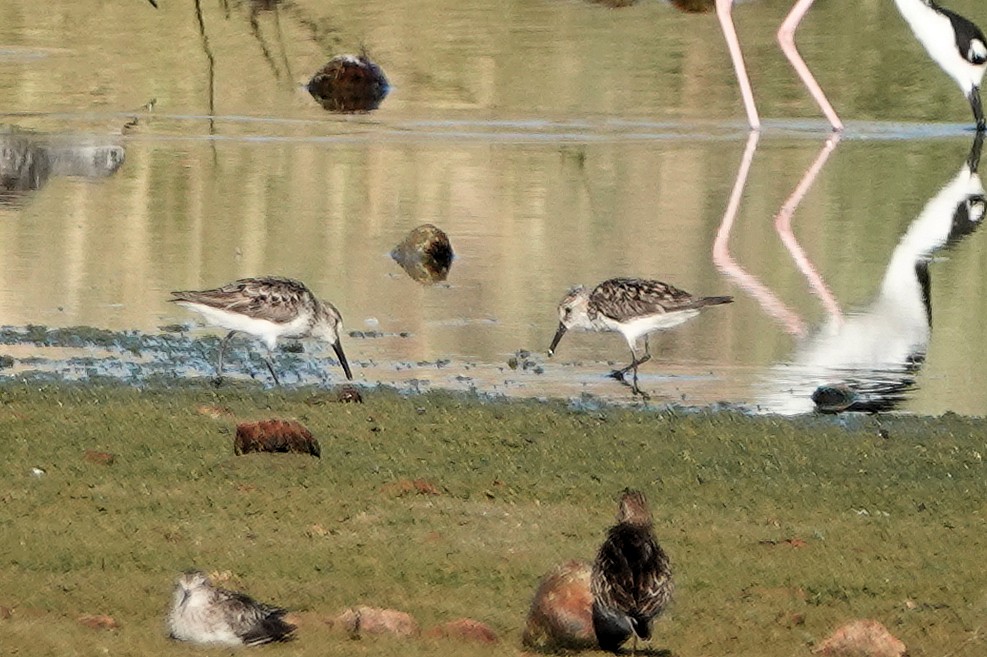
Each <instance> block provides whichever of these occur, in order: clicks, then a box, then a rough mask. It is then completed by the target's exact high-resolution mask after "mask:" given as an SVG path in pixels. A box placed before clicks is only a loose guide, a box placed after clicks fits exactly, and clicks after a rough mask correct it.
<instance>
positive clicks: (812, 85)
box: [671, 0, 843, 130]
mask: <svg viewBox="0 0 987 657" xmlns="http://www.w3.org/2000/svg"><path fill="white" fill-rule="evenodd" d="M671 1H672V4H673V5H674V6H676V7H677V8H679V9H681V10H683V11H688V12H707V11H709V10H710V9H712V8H714V6H715V8H716V15H717V18H719V21H720V29H722V30H723V37H724V38H725V39H726V42H727V48H728V49H729V51H730V59H731V60H732V61H733V68H734V71H735V72H736V74H737V82H739V83H740V94H741V96H742V97H743V99H744V109H745V110H746V111H747V122H748V123H749V124H750V127H751V129H752V130H757V129H759V128H760V127H761V120H760V118H759V117H758V114H757V107H756V105H755V104H754V92H753V90H752V89H751V83H750V79H749V78H748V76H747V67H746V66H745V65H744V55H743V53H742V52H741V50H740V40H739V39H738V38H737V30H736V29H735V28H734V25H733V15H732V14H733V3H734V0H671ZM814 1H815V0H796V2H795V4H794V6H793V7H792V10H791V11H790V12H789V13H788V16H787V17H786V18H785V20H784V21H782V23H781V26H780V27H779V28H778V43H779V44H780V45H781V51H782V52H783V53H785V57H787V58H788V61H789V62H791V64H792V66H793V67H794V68H795V72H796V73H798V75H799V77H800V78H801V79H802V83H803V84H804V85H805V87H806V89H808V91H809V93H810V94H811V95H812V98H813V99H814V100H815V101H816V104H817V105H819V108H820V109H821V110H822V112H823V114H825V115H826V118H827V119H828V120H829V123H830V125H832V126H833V130H842V129H843V122H842V121H840V117H839V116H837V115H836V111H835V110H834V109H833V106H832V105H830V103H829V100H828V99H827V98H826V94H825V93H823V90H822V87H820V86H819V83H817V82H816V79H815V77H813V75H812V72H811V71H810V70H809V67H808V66H806V64H805V61H804V60H803V59H802V56H801V55H799V52H798V49H797V48H796V47H795V31H796V30H797V29H798V26H799V23H801V22H802V18H803V17H804V16H805V14H806V13H807V12H808V11H809V8H810V7H811V6H812V3H813V2H814Z"/></svg>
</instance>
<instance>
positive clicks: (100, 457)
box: [82, 449, 116, 465]
mask: <svg viewBox="0 0 987 657" xmlns="http://www.w3.org/2000/svg"><path fill="white" fill-rule="evenodd" d="M82 458H84V459H85V460H87V461H89V462H90V463H96V464H98V465H113V461H115V460H116V456H114V455H113V454H110V453H109V452H98V451H96V450H94V449H87V450H86V451H85V452H84V453H83V454H82Z"/></svg>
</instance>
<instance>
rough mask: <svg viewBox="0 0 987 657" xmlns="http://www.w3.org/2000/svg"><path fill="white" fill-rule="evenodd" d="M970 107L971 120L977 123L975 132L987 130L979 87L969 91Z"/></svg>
mask: <svg viewBox="0 0 987 657" xmlns="http://www.w3.org/2000/svg"><path fill="white" fill-rule="evenodd" d="M967 97H968V98H969V99H970V107H971V108H973V118H974V119H975V120H976V121H977V132H983V131H984V130H987V120H984V108H983V105H982V104H981V102H980V87H974V88H973V89H971V90H970V95H969V96H967Z"/></svg>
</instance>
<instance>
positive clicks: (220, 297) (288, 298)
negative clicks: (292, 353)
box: [169, 276, 353, 385]
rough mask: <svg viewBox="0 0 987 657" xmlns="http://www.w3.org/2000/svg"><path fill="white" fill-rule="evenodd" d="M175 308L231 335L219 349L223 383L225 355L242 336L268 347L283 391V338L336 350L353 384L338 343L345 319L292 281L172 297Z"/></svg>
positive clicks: (251, 282) (249, 281)
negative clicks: (279, 362)
mask: <svg viewBox="0 0 987 657" xmlns="http://www.w3.org/2000/svg"><path fill="white" fill-rule="evenodd" d="M171 294H172V295H173V296H174V297H175V298H174V299H169V301H171V302H173V303H177V304H178V305H180V306H184V307H186V308H188V309H189V310H194V311H195V312H197V313H199V314H200V315H202V316H203V317H204V318H205V320H206V321H207V322H208V323H209V324H212V325H213V326H218V327H220V328H224V329H227V330H229V333H228V334H227V335H226V337H225V338H223V340H222V341H221V342H220V344H219V361H218V363H217V365H216V377H217V380H222V377H223V352H224V351H225V349H226V346H227V344H228V343H229V341H230V339H231V338H232V337H233V336H234V335H236V334H237V333H239V332H242V333H248V334H250V335H253V336H254V337H257V338H259V339H261V340H262V341H263V342H264V344H265V345H266V346H267V355H266V357H265V358H264V362H265V363H266V364H267V369H268V370H269V371H270V373H271V376H272V377H273V378H274V383H275V384H277V385H281V382H280V381H279V380H278V375H277V374H276V373H275V371H274V363H273V361H272V358H271V354H272V352H273V351H274V348H275V347H276V346H277V343H278V340H279V339H280V338H304V337H309V336H311V337H314V338H316V339H319V340H324V341H325V342H328V343H329V344H330V345H332V348H333V351H335V352H336V357H337V358H338V359H339V364H340V365H342V367H343V372H345V373H346V378H347V379H352V378H353V374H352V373H351V372H350V366H349V363H347V362H346V354H344V353H343V346H342V344H341V343H340V341H339V337H340V333H341V332H342V330H343V318H342V316H341V315H340V314H339V311H338V310H336V307H335V306H333V305H332V304H331V303H329V302H328V301H323V300H321V299H319V298H318V297H316V296H315V295H314V294H312V291H311V290H309V289H308V288H307V287H305V284H304V283H302V282H300V281H296V280H292V279H290V278H281V277H279V276H265V277H261V278H242V279H240V280H238V281H234V282H232V283H230V284H229V285H224V286H223V287H218V288H215V289H213V290H201V291H195V290H185V291H180V292H172V293H171Z"/></svg>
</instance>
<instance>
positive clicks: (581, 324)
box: [548, 278, 733, 393]
mask: <svg viewBox="0 0 987 657" xmlns="http://www.w3.org/2000/svg"><path fill="white" fill-rule="evenodd" d="M732 301H733V297H695V296H693V295H691V294H689V293H688V292H686V291H684V290H680V289H678V288H677V287H674V286H672V285H669V284H668V283H663V282H661V281H652V280H647V279H643V278H611V279H609V280H606V281H603V282H602V283H600V284H599V285H597V286H596V287H595V288H593V290H592V291H590V290H588V289H587V288H585V287H583V286H582V285H580V286H579V287H576V288H573V289H572V290H571V291H570V292H569V293H568V294H567V295H566V296H565V297H563V298H562V301H560V302H559V328H558V330H557V331H556V332H555V337H554V338H553V339H552V344H551V346H550V347H549V348H548V355H549V356H551V355H553V354H554V353H555V348H556V347H557V346H558V344H559V341H561V340H562V336H563V335H565V333H566V331H568V330H569V329H571V328H579V329H586V330H590V331H619V332H620V333H621V334H622V335H623V336H624V339H625V340H627V346H629V347H630V348H631V364H630V365H628V366H627V367H624V368H622V369H619V370H615V371H614V372H612V373H611V374H610V376H612V377H614V378H615V379H617V380H619V381H623V380H624V375H625V374H627V372H629V371H632V370H633V372H634V383H633V385H631V388H632V389H633V391H634V392H635V393H640V390H638V387H637V366H638V365H640V364H641V363H646V362H647V361H648V360H650V359H651V354H650V353H649V351H648V334H649V333H652V332H654V331H661V330H664V329H669V328H672V327H674V326H678V325H679V324H681V323H682V322H684V321H686V320H689V319H692V318H693V317H695V316H696V315H698V314H699V311H700V310H701V309H702V308H705V307H706V306H715V305H718V304H722V303H730V302H732ZM642 337H643V338H644V355H642V356H640V357H639V356H638V351H637V344H638V341H639V340H640V339H641V338H642Z"/></svg>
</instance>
